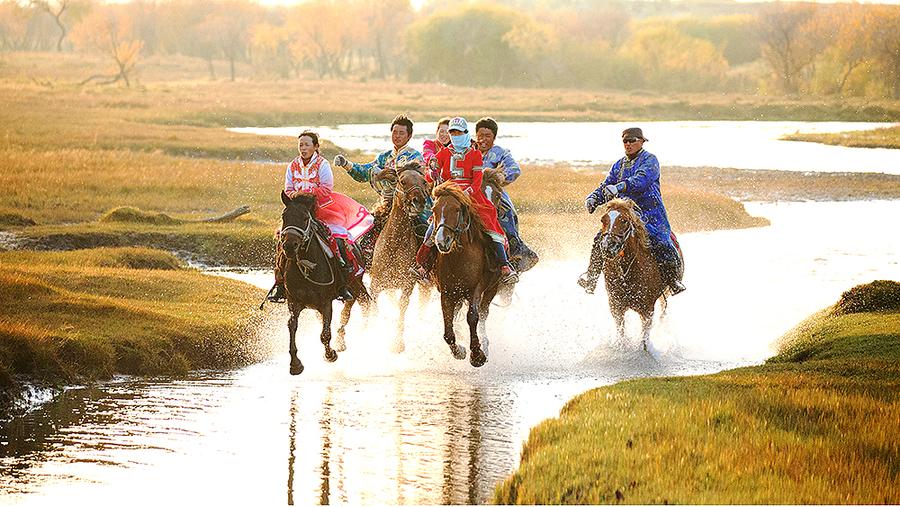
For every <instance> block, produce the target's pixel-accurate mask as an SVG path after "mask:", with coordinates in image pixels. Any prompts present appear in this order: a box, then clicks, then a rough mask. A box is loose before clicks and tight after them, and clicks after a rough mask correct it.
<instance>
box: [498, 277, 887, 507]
mask: <svg viewBox="0 0 900 507" xmlns="http://www.w3.org/2000/svg"><path fill="white" fill-rule="evenodd" d="M895 285H897V284H895ZM866 290H871V287H868V288H867V289H866ZM893 298H894V301H895V302H896V301H897V300H898V299H900V294H897V293H896V290H895V293H894V296H893ZM783 350H784V351H783V352H782V353H781V354H779V355H778V356H776V357H775V358H773V359H772V360H770V361H769V363H768V364H765V365H762V366H756V367H750V368H740V369H736V370H731V371H726V372H722V373H719V374H715V375H706V376H700V377H681V378H661V379H641V380H632V381H628V382H623V383H620V384H617V385H614V386H610V387H604V388H600V389H594V390H592V391H589V392H587V393H585V394H582V395H580V396H578V397H577V398H575V399H574V400H572V401H570V402H569V403H568V404H566V406H565V407H564V408H563V410H562V412H561V413H560V417H559V418H557V419H552V420H549V421H545V422H543V423H541V424H540V425H539V426H537V427H535V428H534V429H533V430H532V432H531V435H530V437H529V439H528V442H527V443H526V445H525V447H524V450H523V452H522V463H521V465H520V467H519V469H518V470H517V471H516V472H515V473H514V474H513V475H512V477H510V478H509V479H507V480H506V481H505V482H504V483H502V484H501V485H500V486H498V488H497V490H496V493H495V497H494V500H495V501H496V502H498V503H516V504H533V503H538V504H594V503H628V504H642V503H690V504H705V503H713V504H732V503H738V504H767V503H776V504H795V503H815V504H819V503H826V504H844V503H886V504H895V503H897V502H898V501H900V482H898V481H897V474H898V471H900V470H898V463H900V440H898V438H897V427H898V422H900V397H898V396H897V393H898V392H900V312H897V311H892V312H874V313H873V312H859V313H853V314H839V313H835V312H834V311H833V309H829V310H825V311H823V312H820V313H819V314H817V315H815V316H813V317H811V318H810V319H809V320H808V321H806V322H804V323H803V324H801V325H800V326H798V327H797V329H795V330H794V331H792V332H791V333H789V334H788V335H787V336H786V338H785V344H784V349H783Z"/></svg>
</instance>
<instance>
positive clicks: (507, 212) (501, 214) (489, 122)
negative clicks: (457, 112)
mask: <svg viewBox="0 0 900 507" xmlns="http://www.w3.org/2000/svg"><path fill="white" fill-rule="evenodd" d="M475 137H476V141H477V142H478V150H479V151H480V152H481V154H482V158H483V163H484V168H485V169H495V168H501V169H503V173H504V174H505V178H504V180H503V186H504V187H505V186H507V185H509V184H510V183H512V182H514V181H516V178H518V177H519V175H520V174H522V170H521V169H520V168H519V164H517V163H516V161H515V160H514V159H513V158H512V155H511V154H510V152H509V150H507V149H505V148H501V147H500V146H497V145H496V144H494V141H495V140H496V139H497V122H496V120H494V119H493V118H490V117H484V118H482V119H480V120H478V122H477V123H476V124H475ZM497 218H498V219H499V220H500V225H501V226H502V227H503V232H505V233H506V237H507V239H508V240H509V254H510V257H511V258H513V259H515V258H518V259H519V262H518V265H517V266H516V269H517V270H518V271H527V270H529V269H531V268H532V267H534V265H535V264H537V261H538V255H537V254H536V253H535V252H534V251H533V250H532V249H530V248H528V245H526V244H525V242H524V241H522V237H521V236H519V217H518V214H517V213H516V207H515V206H513V202H512V199H510V197H509V194H508V193H507V192H506V190H503V193H502V194H501V196H500V203H499V205H498V206H497Z"/></svg>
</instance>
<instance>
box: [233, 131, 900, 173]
mask: <svg viewBox="0 0 900 507" xmlns="http://www.w3.org/2000/svg"><path fill="white" fill-rule="evenodd" d="M470 120H471V121H473V122H474V121H475V119H474V118H471V119H470ZM891 125H896V124H892V123H863V122H853V123H849V122H797V121H659V122H637V123H634V122H629V123H623V122H502V124H501V125H500V131H499V132H498V139H497V144H499V145H501V146H503V147H504V148H508V149H509V150H510V151H511V152H512V154H513V156H514V157H515V158H516V160H518V161H520V162H526V161H527V162H531V163H554V162H560V163H565V164H575V165H601V166H607V165H609V164H611V163H612V162H614V161H616V160H618V159H619V158H621V157H622V156H623V152H622V143H621V141H620V136H621V133H622V130H623V129H624V128H626V127H632V126H639V127H641V128H643V130H644V135H645V136H646V137H647V138H649V139H650V142H648V143H647V144H646V145H645V148H646V149H647V150H648V151H650V152H652V153H653V154H655V155H656V156H657V157H659V160H660V163H661V164H663V165H664V166H684V167H704V166H709V167H732V168H736V169H780V170H785V171H809V172H843V171H848V172H881V173H888V174H900V150H891V149H886V148H847V147H844V146H828V145H824V144H819V143H806V142H797V141H781V140H779V138H780V137H782V136H784V135H786V134H793V133H795V132H803V133H830V132H843V131H849V130H869V129H875V128H880V127H889V126H891ZM473 126H474V125H473ZM304 128H306V127H303V126H296V127H279V128H256V127H248V128H234V129H229V130H231V131H234V132H242V133H248V134H263V135H284V136H291V137H294V136H296V135H297V134H298V133H299V132H301V131H302V130H303V129H304ZM314 128H315V130H316V131H318V132H319V134H320V135H321V136H322V138H324V139H327V140H329V141H331V142H333V143H335V144H337V145H338V146H340V147H342V148H345V149H348V150H363V151H366V152H378V151H382V150H386V149H387V148H389V147H390V145H391V143H390V129H389V128H388V126H387V125H386V124H380V123H379V124H349V125H339V126H337V127H314ZM435 128H436V124H435V123H427V122H422V123H416V127H415V136H414V138H413V140H412V141H411V143H410V144H411V146H413V147H414V148H416V149H419V150H421V148H422V142H423V141H424V140H425V139H426V138H430V137H433V136H434V131H435Z"/></svg>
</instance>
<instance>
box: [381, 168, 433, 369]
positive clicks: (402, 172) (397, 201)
mask: <svg viewBox="0 0 900 507" xmlns="http://www.w3.org/2000/svg"><path fill="white" fill-rule="evenodd" d="M427 197H428V183H427V182H426V181H425V175H424V174H423V173H422V167H421V166H420V165H419V163H418V162H411V163H409V164H406V165H404V166H403V167H400V168H399V169H398V170H397V188H396V190H395V192H394V199H393V203H392V204H391V211H390V214H389V215H388V219H387V222H386V223H385V225H384V228H383V229H382V230H381V234H379V235H378V240H377V241H376V242H375V253H374V254H373V255H372V270H371V272H370V274H371V276H372V283H371V285H370V293H371V295H372V301H373V302H375V301H377V300H378V295H379V294H380V293H381V292H382V291H384V290H394V289H399V290H400V318H399V319H398V321H397V334H396V337H395V339H394V345H393V347H392V349H393V351H394V352H402V351H403V348H404V345H403V329H404V323H405V319H406V309H407V308H408V307H409V297H410V295H411V294H412V290H413V288H414V287H415V285H416V281H415V280H414V279H413V277H411V276H410V275H409V270H410V268H412V267H413V266H414V265H415V263H416V251H417V250H418V249H419V245H420V244H421V241H419V239H418V238H417V236H416V234H415V231H414V229H413V228H414V227H415V224H416V221H415V217H416V216H418V215H419V214H421V213H422V212H423V211H424V210H425V206H426V205H427V201H428V200H427ZM419 290H422V291H424V290H425V286H424V285H421V286H420V287H419ZM373 307H374V305H373Z"/></svg>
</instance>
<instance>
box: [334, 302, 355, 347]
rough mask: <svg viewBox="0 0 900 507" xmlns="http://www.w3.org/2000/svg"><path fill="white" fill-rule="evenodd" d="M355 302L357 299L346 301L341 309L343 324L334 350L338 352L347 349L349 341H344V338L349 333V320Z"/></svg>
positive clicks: (339, 329) (339, 328)
mask: <svg viewBox="0 0 900 507" xmlns="http://www.w3.org/2000/svg"><path fill="white" fill-rule="evenodd" d="M354 303H356V299H351V300H350V301H345V302H344V308H343V309H342V310H341V325H340V327H338V332H337V338H336V339H335V343H334V350H336V351H338V352H344V351H345V350H347V342H346V341H344V338H345V336H346V334H347V322H349V321H350V312H351V311H353V304H354Z"/></svg>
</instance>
